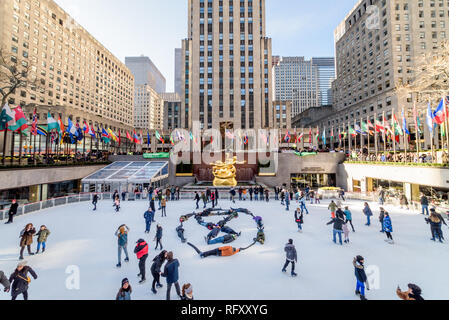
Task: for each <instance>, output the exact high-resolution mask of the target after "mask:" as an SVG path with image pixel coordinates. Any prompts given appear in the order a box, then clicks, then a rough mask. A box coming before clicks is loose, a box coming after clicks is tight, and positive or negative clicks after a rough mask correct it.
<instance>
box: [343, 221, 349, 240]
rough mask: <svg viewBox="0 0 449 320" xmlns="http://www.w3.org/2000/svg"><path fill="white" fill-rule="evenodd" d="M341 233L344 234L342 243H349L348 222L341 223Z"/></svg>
mask: <svg viewBox="0 0 449 320" xmlns="http://www.w3.org/2000/svg"><path fill="white" fill-rule="evenodd" d="M342 229H343V233H344V235H345V241H344V243H349V228H348V222H344V223H343V225H342Z"/></svg>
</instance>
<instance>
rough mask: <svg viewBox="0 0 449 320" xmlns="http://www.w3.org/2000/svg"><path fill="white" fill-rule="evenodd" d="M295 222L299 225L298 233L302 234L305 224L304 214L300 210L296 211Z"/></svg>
mask: <svg viewBox="0 0 449 320" xmlns="http://www.w3.org/2000/svg"><path fill="white" fill-rule="evenodd" d="M295 222H296V224H297V225H298V232H300V233H302V225H303V223H304V213H303V211H302V210H301V209H300V208H298V209H296V210H295Z"/></svg>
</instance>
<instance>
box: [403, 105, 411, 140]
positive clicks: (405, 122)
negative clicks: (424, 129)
mask: <svg viewBox="0 0 449 320" xmlns="http://www.w3.org/2000/svg"><path fill="white" fill-rule="evenodd" d="M402 128H403V130H404V133H405V134H408V135H410V131H408V128H407V119H405V114H404V109H402Z"/></svg>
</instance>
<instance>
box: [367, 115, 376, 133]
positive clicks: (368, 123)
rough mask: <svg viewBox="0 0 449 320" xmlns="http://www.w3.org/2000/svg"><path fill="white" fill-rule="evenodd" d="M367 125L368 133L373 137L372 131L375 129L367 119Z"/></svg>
mask: <svg viewBox="0 0 449 320" xmlns="http://www.w3.org/2000/svg"><path fill="white" fill-rule="evenodd" d="M367 125H368V133H369V134H370V135H371V136H372V135H374V131H373V130H375V128H374V125H373V124H372V123H371V121H370V120H369V119H368V122H367ZM370 129H373V130H370Z"/></svg>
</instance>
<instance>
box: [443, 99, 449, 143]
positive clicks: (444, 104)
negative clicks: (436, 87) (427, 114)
mask: <svg viewBox="0 0 449 320" xmlns="http://www.w3.org/2000/svg"><path fill="white" fill-rule="evenodd" d="M443 101H444V102H443V107H444V128H445V130H444V131H445V133H446V150H449V134H448V124H447V122H448V120H447V105H446V95H445V96H443ZM443 150H444V148H443Z"/></svg>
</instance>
